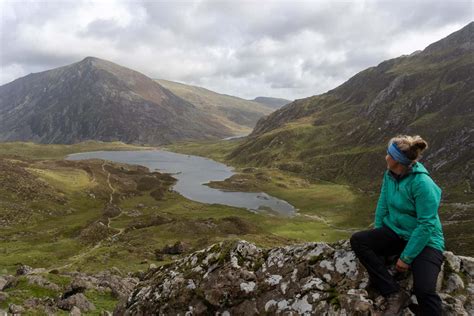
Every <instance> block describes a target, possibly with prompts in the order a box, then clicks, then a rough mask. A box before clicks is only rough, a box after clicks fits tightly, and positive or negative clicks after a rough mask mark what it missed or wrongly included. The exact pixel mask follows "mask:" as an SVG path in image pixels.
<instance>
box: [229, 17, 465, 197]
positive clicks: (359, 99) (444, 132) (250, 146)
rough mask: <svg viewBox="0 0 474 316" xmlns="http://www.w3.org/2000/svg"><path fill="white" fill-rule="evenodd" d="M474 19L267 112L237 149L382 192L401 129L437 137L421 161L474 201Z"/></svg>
mask: <svg viewBox="0 0 474 316" xmlns="http://www.w3.org/2000/svg"><path fill="white" fill-rule="evenodd" d="M473 37H474V23H471V24H469V25H468V26H466V27H465V28H463V29H462V30H460V31H458V32H455V33H453V34H451V35H450V36H448V37H447V38H445V39H442V40H441V41H439V42H437V43H434V44H432V45H430V46H429V47H427V48H426V49H425V50H424V51H422V52H419V53H416V54H413V55H410V56H402V57H399V58H395V59H391V60H388V61H384V62H382V63H381V64H379V65H378V66H376V67H372V68H369V69H366V70H364V71H362V72H360V73H358V74H357V75H355V76H354V77H352V78H351V79H349V80H348V81H347V82H345V83H344V84H342V85H341V86H339V87H337V88H335V89H333V90H331V91H328V92H327V93H325V94H322V95H317V96H313V97H310V98H306V99H301V100H296V101H295V102H293V103H291V104H289V105H287V106H285V107H284V108H282V109H280V110H278V111H276V112H274V113H272V114H271V115H269V116H268V117H267V118H265V119H262V120H261V121H260V122H259V123H258V124H257V126H256V127H255V129H254V131H253V132H252V134H251V135H250V136H249V137H248V138H247V139H246V141H245V142H243V143H242V144H241V145H240V146H238V147H237V148H236V149H235V150H234V151H233V152H232V153H231V154H230V155H229V158H230V159H231V160H232V161H235V162H238V163H245V164H251V165H255V166H272V167H276V168H279V169H281V170H287V171H292V172H295V173H298V174H302V175H305V176H308V177H310V178H313V179H324V180H330V181H335V182H338V183H343V184H350V185H353V186H356V187H358V188H360V189H361V190H364V191H366V190H369V191H377V190H378V187H379V185H380V180H381V175H382V172H383V171H384V170H385V160H384V156H385V148H386V144H387V142H388V140H389V139H390V138H391V137H393V136H395V135H397V134H419V135H421V136H422V137H424V138H425V139H426V140H427V141H428V143H429V144H430V149H429V150H428V151H427V152H426V155H425V157H424V159H423V160H422V162H423V163H424V164H425V165H426V166H427V168H428V169H429V170H430V171H431V172H432V175H433V177H434V178H435V180H436V181H438V182H440V183H441V185H442V186H443V188H444V192H445V195H444V198H445V199H447V200H450V201H456V202H460V201H472V198H473V195H472V189H471V184H472V181H473V174H472V172H471V170H472V167H473V156H474V150H473V138H472V136H473V135H472V134H473V129H472V122H473V121H474V115H473V112H472V105H473V104H474V75H473V74H474V48H473V45H472V43H473V41H474V39H473Z"/></svg>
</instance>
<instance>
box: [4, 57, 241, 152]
mask: <svg viewBox="0 0 474 316" xmlns="http://www.w3.org/2000/svg"><path fill="white" fill-rule="evenodd" d="M231 135H233V133H232V131H230V130H229V129H228V128H227V127H225V126H224V125H222V124H220V123H219V122H217V121H215V120H212V119H210V118H209V117H208V116H207V115H206V114H205V113H202V112H201V111H199V109H197V108H196V107H195V106H194V105H192V104H191V103H189V102H187V101H186V100H183V99H181V98H180V97H178V96H176V95H174V94H173V93H172V92H171V91H169V90H168V89H166V88H164V87H162V86H161V85H159V84H158V83H156V82H154V81H153V80H152V79H150V78H148V77H146V76H145V75H143V74H141V73H139V72H137V71H134V70H131V69H128V68H125V67H122V66H119V65H117V64H114V63H112V62H109V61H106V60H102V59H99V58H95V57H86V58H84V59H83V60H81V61H80V62H77V63H74V64H71V65H67V66H63V67H59V68H55V69H52V70H47V71H44V72H40V73H35V74H30V75H28V76H25V77H22V78H19V79H17V80H15V81H13V82H11V83H8V84H6V85H3V86H1V87H0V140H2V141H14V140H33V141H37V142H42V143H54V142H55V143H74V142H80V141H85V140H90V139H93V140H101V141H115V140H119V141H125V142H129V143H148V144H163V143H169V142H172V141H176V140H182V139H212V138H214V139H215V138H223V137H227V136H231Z"/></svg>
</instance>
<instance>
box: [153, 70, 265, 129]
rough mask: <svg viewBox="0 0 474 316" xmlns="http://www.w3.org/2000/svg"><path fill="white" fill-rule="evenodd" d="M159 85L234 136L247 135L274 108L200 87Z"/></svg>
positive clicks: (170, 83)
mask: <svg viewBox="0 0 474 316" xmlns="http://www.w3.org/2000/svg"><path fill="white" fill-rule="evenodd" d="M156 82H158V83H159V84H160V85H162V86H163V87H165V88H167V89H169V90H170V91H171V92H173V93H174V94H176V95H177V96H179V97H181V98H183V99H184V100H187V101H188V102H190V103H192V104H194V105H195V106H196V107H197V108H199V109H201V110H202V111H204V112H205V113H207V114H208V115H209V116H210V117H213V118H214V119H215V120H217V121H218V122H220V123H221V124H223V125H224V126H226V127H227V128H229V129H230V130H231V131H232V132H233V133H235V134H248V133H250V132H251V130H252V128H254V127H255V124H256V123H257V121H258V120H259V119H260V118H261V117H263V116H265V115H268V114H270V113H271V112H272V111H273V110H274V108H273V107H270V106H268V105H266V104H262V103H259V102H253V101H249V100H244V99H241V98H237V97H233V96H230V95H226V94H220V93H217V92H214V91H211V90H208V89H205V88H202V87H196V86H191V85H186V84H182V83H178V82H173V81H168V80H163V79H159V80H156Z"/></svg>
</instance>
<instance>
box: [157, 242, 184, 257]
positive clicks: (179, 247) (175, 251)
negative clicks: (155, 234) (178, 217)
mask: <svg viewBox="0 0 474 316" xmlns="http://www.w3.org/2000/svg"><path fill="white" fill-rule="evenodd" d="M188 250H189V245H188V244H187V243H184V242H182V241H177V242H176V243H175V244H174V245H172V246H171V245H166V246H165V247H163V248H162V249H161V250H160V251H159V253H161V254H169V255H179V254H182V253H185V252H186V251H188Z"/></svg>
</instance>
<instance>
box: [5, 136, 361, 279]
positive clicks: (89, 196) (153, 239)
mask: <svg viewBox="0 0 474 316" xmlns="http://www.w3.org/2000/svg"><path fill="white" fill-rule="evenodd" d="M229 143H231V142H229ZM0 146H3V149H2V150H1V151H0V157H3V158H1V159H2V161H3V162H5V166H9V167H8V168H10V169H9V170H10V171H9V173H3V174H2V177H6V176H8V175H11V174H13V175H16V174H20V173H21V177H22V178H21V181H20V183H21V184H17V186H18V187H20V189H18V190H16V189H15V190H16V191H15V190H13V189H11V188H3V189H2V196H3V197H5V198H3V199H2V201H1V203H0V215H1V218H3V219H6V220H7V222H5V224H4V225H2V227H1V228H0V229H1V230H2V238H1V239H0V252H1V253H2V256H0V271H2V273H7V272H8V273H11V272H13V271H14V270H15V268H16V264H17V263H20V262H21V263H23V264H28V265H32V266H34V267H45V268H57V267H61V266H64V265H68V266H67V269H81V270H84V271H99V270H102V269H105V268H110V267H111V266H117V267H119V268H120V269H123V270H125V271H134V270H138V269H142V268H143V264H141V262H142V261H143V260H144V259H147V260H148V261H153V260H154V255H153V252H154V250H156V249H158V248H161V247H163V246H165V245H166V244H171V243H173V242H175V241H177V240H181V241H184V242H188V243H189V244H190V245H191V246H192V247H195V248H199V247H202V246H205V245H208V244H210V243H213V242H216V241H219V240H222V239H227V238H244V239H247V240H250V241H254V242H256V243H258V244H260V245H264V246H270V245H275V244H286V243H294V242H297V241H298V240H300V241H309V240H327V241H333V240H337V239H340V238H346V237H347V236H348V232H345V231H336V230H333V229H332V228H331V227H330V226H328V225H327V224H326V223H324V222H322V221H321V220H317V219H313V218H309V217H306V215H308V216H313V215H318V216H321V215H327V214H326V213H325V212H326V210H328V209H330V208H332V207H333V206H334V207H341V208H344V206H346V205H351V204H352V203H353V199H354V198H353V195H352V194H351V193H350V192H349V191H348V190H347V189H346V188H344V187H343V186H337V188H336V187H334V188H331V187H330V185H327V184H308V183H306V182H305V181H300V179H298V178H295V177H293V176H291V175H290V174H287V175H285V174H283V173H280V172H278V173H272V171H265V177H271V178H272V179H275V181H273V180H272V181H269V182H268V181H267V182H266V183H262V187H264V189H265V190H267V191H268V192H269V193H271V194H273V193H274V194H275V195H278V196H281V197H283V198H285V199H287V200H288V201H290V202H291V203H293V204H294V205H295V206H296V207H298V208H299V209H300V212H301V214H304V216H298V217H296V218H294V219H290V220H289V219H285V218H279V217H273V216H268V215H259V214H253V213H250V212H248V211H246V210H242V209H238V208H234V207H227V206H222V205H207V204H202V203H197V202H193V201H189V200H187V199H185V198H183V197H182V196H180V195H178V194H176V193H173V192H167V191H166V192H165V194H164V196H163V197H162V198H161V199H159V200H156V199H154V198H153V197H151V196H150V191H151V190H146V189H145V190H144V191H137V189H136V187H137V183H139V182H140V179H141V178H140V177H145V176H146V175H145V174H143V175H140V176H139V177H138V176H135V175H133V176H132V175H130V174H128V173H127V172H129V171H128V169H127V168H128V167H126V166H125V167H124V166H122V167H120V165H118V164H110V163H108V164H107V165H106V167H107V168H106V170H108V171H110V172H111V178H110V180H111V184H112V185H113V186H114V187H115V188H116V189H117V192H118V193H117V195H116V196H114V199H115V201H118V205H119V206H120V207H121V208H122V211H123V212H122V215H121V216H119V217H117V218H114V219H112V220H111V229H112V230H114V229H115V230H114V232H117V231H118V229H123V228H127V227H130V226H134V225H135V226H136V224H137V223H151V222H153V220H154V219H155V218H156V216H161V217H162V218H165V219H166V223H159V224H156V225H151V226H150V225H149V227H144V228H140V229H134V230H133V229H131V230H127V231H126V232H125V233H123V234H122V235H120V236H119V238H117V240H114V241H110V240H105V241H103V242H102V244H101V245H100V246H99V247H95V248H94V246H96V245H97V243H92V244H88V243H85V242H84V241H83V240H81V238H80V235H81V232H83V231H84V230H85V229H86V228H87V227H88V226H89V225H90V224H91V223H94V222H96V221H99V220H101V219H103V218H104V217H103V216H104V215H103V209H104V207H105V205H106V202H107V200H108V197H109V193H110V188H109V187H108V185H107V173H105V172H104V171H103V170H102V169H101V164H102V162H101V161H98V160H91V161H87V162H67V163H65V162H63V161H62V160H57V159H56V158H60V157H63V156H64V155H65V154H68V153H71V152H75V151H88V150H99V149H103V148H107V149H111V148H115V149H130V147H128V146H124V145H118V146H116V144H114V145H111V144H97V143H91V144H89V145H84V144H82V145H78V146H76V147H74V146H72V147H69V146H57V145H34V144H22V143H19V144H17V148H15V145H14V144H11V143H10V144H2V145H0ZM220 152H221V153H223V152H224V149H223V148H222V147H221V148H220V151H219V150H217V151H215V154H216V155H219V153H220ZM37 156H40V157H42V158H43V159H41V160H31V159H30V158H31V157H37ZM13 158H14V159H13ZM46 158H48V159H46ZM15 168H16V169H15ZM124 168H125V169H124ZM109 169H110V170H109ZM122 169H123V170H122ZM132 169H133V168H132ZM20 171H21V172H20ZM295 185H296V186H298V187H299V188H298V189H297V190H287V189H284V188H285V187H290V186H295ZM23 186H24V187H23ZM24 189H25V190H26V191H25V192H26V193H25V194H30V196H26V197H25V196H23V195H22V194H23V193H22V192H23V191H22V190H24ZM316 192H317V194H315V195H314V193H316ZM318 194H319V195H318ZM33 195H34V197H33V198H32V196H33ZM52 197H54V198H57V199H58V200H57V201H56V200H55V199H54V198H52ZM134 210H138V211H139V215H138V216H133V215H127V214H128V213H130V214H132V213H133V212H134ZM19 214H21V216H20V215H19ZM328 214H329V213H328ZM17 215H18V216H17ZM328 219H329V220H330V221H332V222H334V223H342V222H341V221H340V220H339V218H338V217H337V216H335V217H334V218H329V217H328ZM145 226H146V225H145ZM242 227H243V228H242ZM241 228H242V229H241ZM295 239H296V240H295ZM82 253H86V255H85V256H82V257H77V254H82ZM157 263H158V264H160V262H157ZM69 264H70V265H69Z"/></svg>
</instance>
